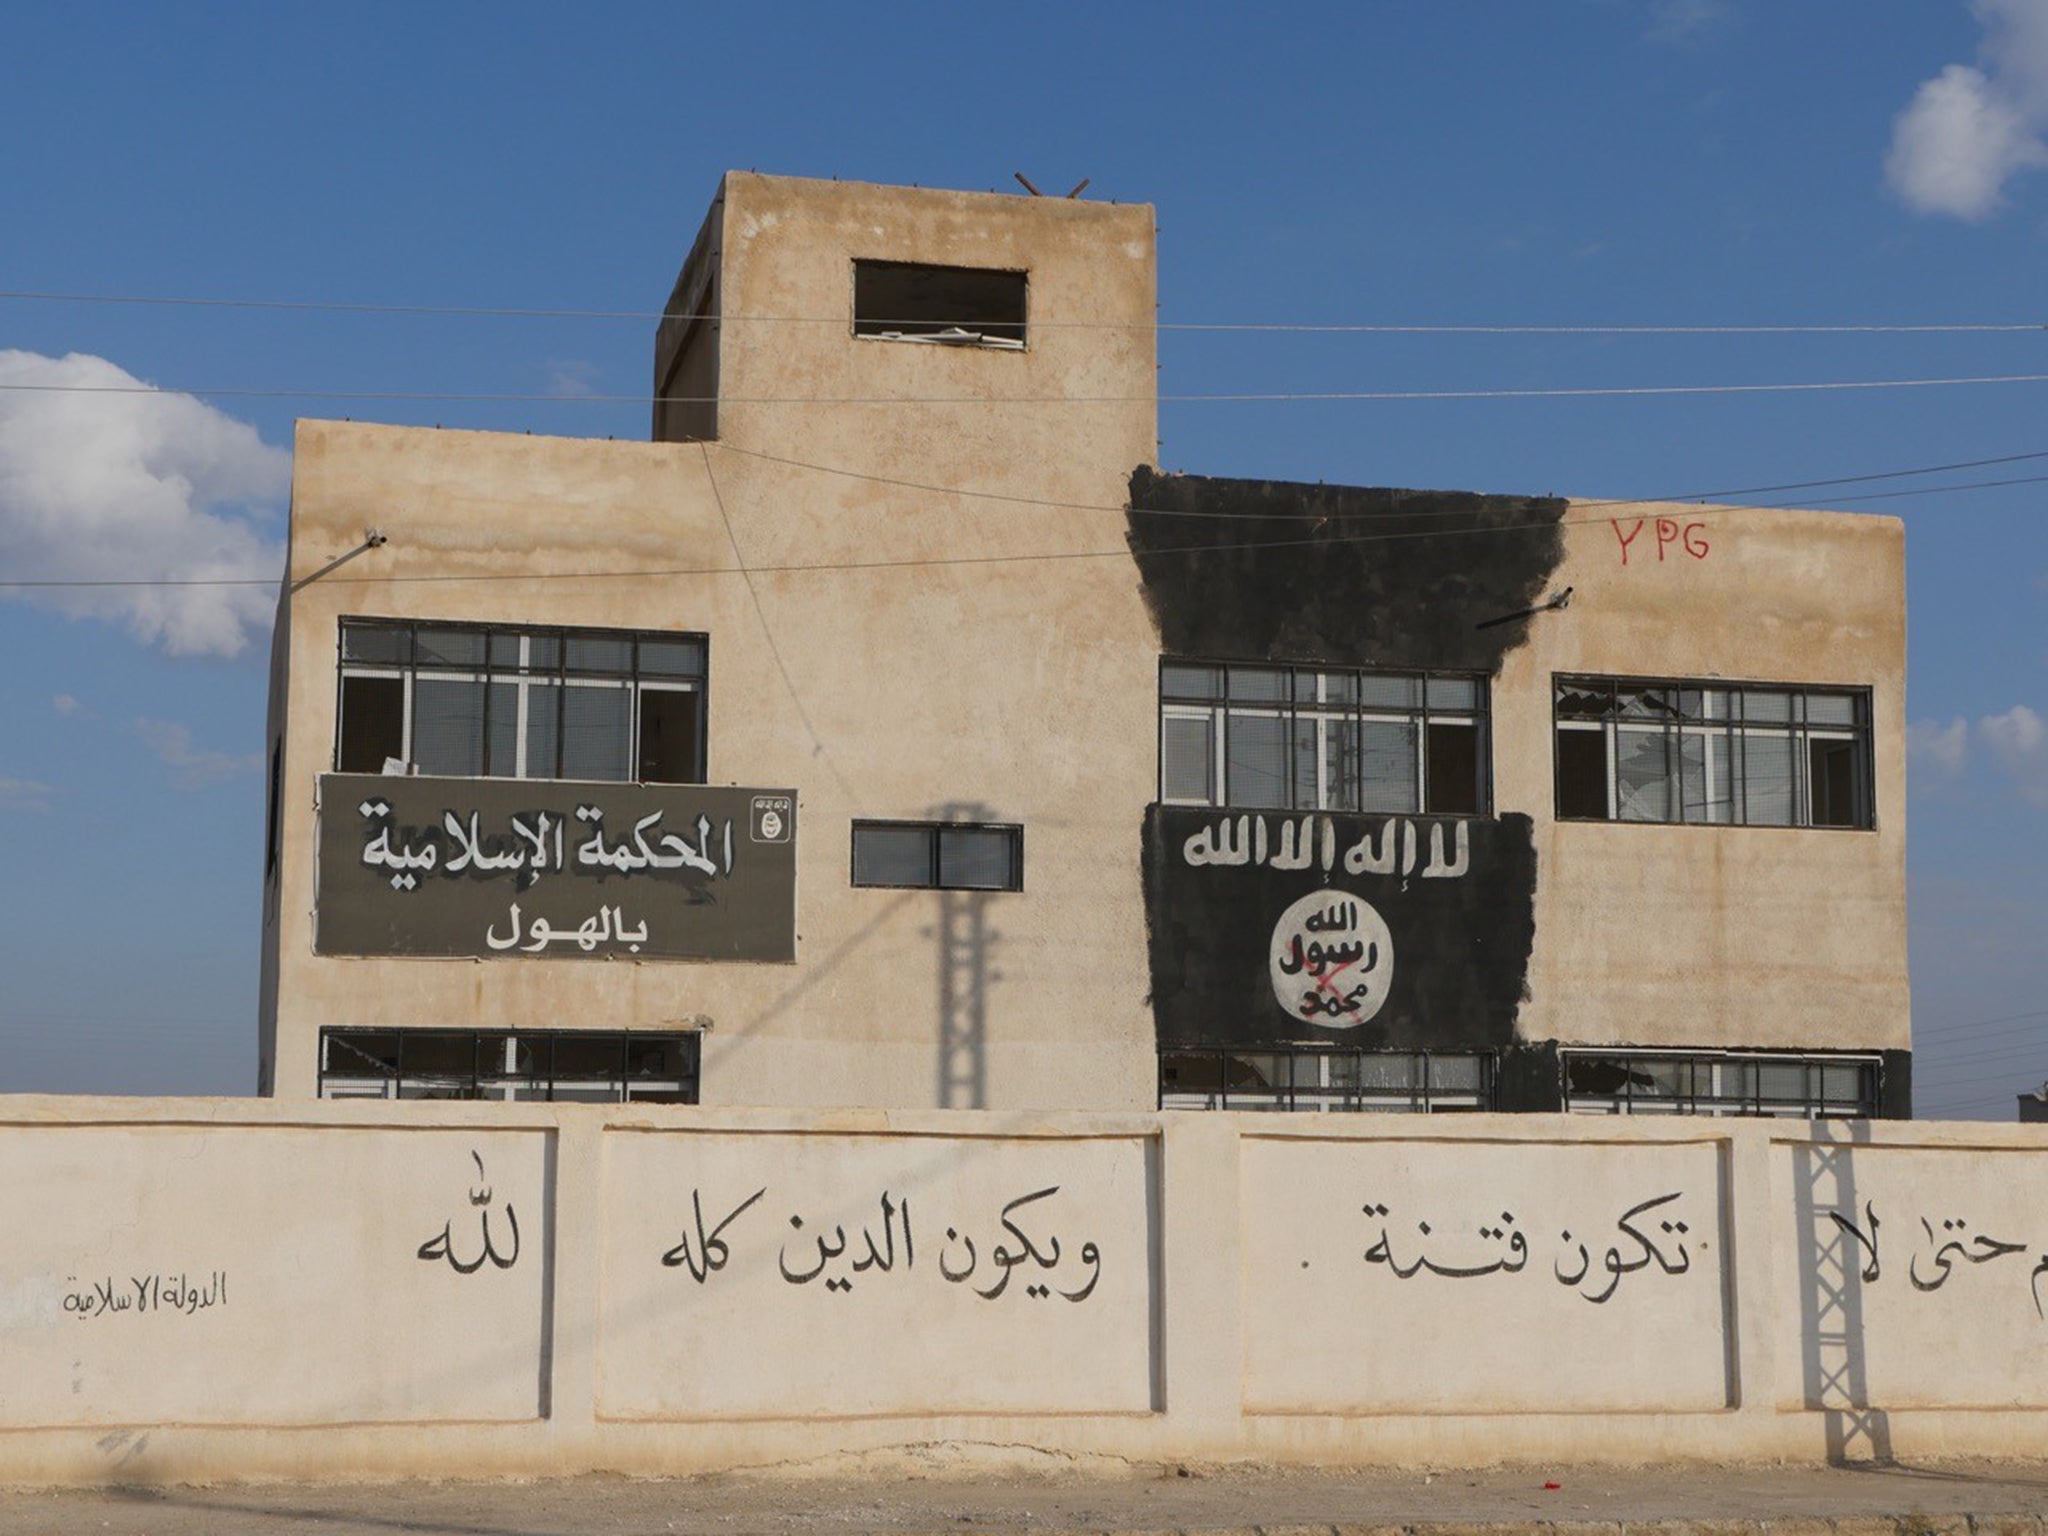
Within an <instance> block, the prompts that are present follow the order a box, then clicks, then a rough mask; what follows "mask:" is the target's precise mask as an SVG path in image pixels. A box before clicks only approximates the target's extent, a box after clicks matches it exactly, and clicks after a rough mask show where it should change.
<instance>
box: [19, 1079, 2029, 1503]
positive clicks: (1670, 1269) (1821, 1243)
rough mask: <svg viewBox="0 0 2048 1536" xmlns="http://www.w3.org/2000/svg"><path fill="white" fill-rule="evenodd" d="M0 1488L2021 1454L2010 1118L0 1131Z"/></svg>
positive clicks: (84, 1117) (394, 1118)
mask: <svg viewBox="0 0 2048 1536" xmlns="http://www.w3.org/2000/svg"><path fill="white" fill-rule="evenodd" d="M0 1167H4V1168H5V1169H6V1170H7V1174H8V1177H7V1179H6V1180H5V1181H4V1183H0V1482H67V1481H97V1480H106V1481H115V1480H119V1481H126V1482H145V1481H150V1480H156V1479H161V1480H177V1479H195V1480H196V1479H216V1478H233V1477H278V1476H293V1477H323V1476H330V1477H340V1476H378V1475H413V1474H420V1475H472V1476H473V1475H492V1474H548V1473H563V1472H572V1471H578V1470H587V1469H613V1470H620V1471H626V1472H636V1473H654V1472H664V1473H676V1472H688V1471H699V1470H709V1469H714V1468H722V1467H732V1466H746V1465H761V1464H767V1463H774V1462H784V1461H791V1460H798V1459H805V1458H811V1457H817V1456H822V1455H827V1454H830V1453H833V1452H858V1451H864V1450H870V1449H876V1448H882V1447H887V1446H891V1445H900V1444H905V1443H911V1442H933V1441H943V1442H956V1443H961V1444H965V1445H975V1444H983V1445H991V1446H1005V1447H1015V1446H1020V1445H1021V1446H1034V1447H1041V1448H1044V1449H1047V1450H1051V1451H1055V1452H1065V1453H1073V1454H1078V1455H1089V1454H1100V1455H1106V1456H1116V1457H1132V1458H1141V1459H1160V1460H1165V1459H1178V1460H1229V1459H1238V1458H1253V1459H1259V1460H1279V1461H1295V1462H1347V1463H1375V1462H1402V1461H1427V1462H1430V1463H1434V1464H1455V1463H1466V1464H1478V1463H1484V1462H1489V1461H1500V1460H1515V1459H1543V1460H1559V1461H1591V1460H1658V1459H1667V1460H1726V1459H1741V1458H1751V1459H1774V1458H1819V1457H1822V1456H1826V1455H1837V1454H1846V1455H1850V1456H1872V1455H1884V1454H1892V1455H1901V1456H1904V1455H1922V1456H1925V1455H1937V1454H1986V1455H1998V1454H2005V1455H2015V1454H2038V1451H2039V1447H2040V1446H2041V1445H2042V1444H2043V1443H2048V1201H2044V1200H2043V1198H2042V1197H2041V1193H2040V1191H2041V1190H2042V1188H2043V1187H2044V1181H2048V1134H2043V1133H2042V1132H2041V1131H2040V1130H2039V1129H2037V1128H2020V1127H2004V1126H1975V1125H1954V1124H1950V1125H1910V1124H1905V1125H1855V1126H1850V1125H1833V1126H1821V1127H1817V1128H1810V1127H1807V1126H1804V1125H1800V1124H1779V1123H1770V1122H1735V1121H1707V1120H1659V1121H1651V1120H1644V1119H1638V1120H1633V1121H1618V1120H1587V1119H1565V1118H1554V1117H1537V1116H1517V1117H1504V1116H1495V1117H1476V1116H1475V1117H1437V1118H1434V1119H1429V1118H1422V1117H1407V1116H1384V1117H1382V1116H1340V1115H1328V1116H1306V1115H1304V1116H1259V1115H1194V1114H1189V1115H1124V1116H1104V1115H1060V1116H1022V1115H1006V1114H985V1113H955V1114H939V1113H919V1114H890V1115H881V1114H856V1113H847V1112H801V1113H788V1114H782V1113H769V1112H759V1111H735V1110H726V1111H701V1110H652V1109H637V1108H610V1107H572V1106H559V1107H554V1106H481V1105H429V1104H417V1105H381V1104H379V1105H365V1106H352V1105H341V1104H334V1105H327V1104H277V1103H260V1102H248V1101H167V1100H79V1099H45V1098H14V1099H0Z"/></svg>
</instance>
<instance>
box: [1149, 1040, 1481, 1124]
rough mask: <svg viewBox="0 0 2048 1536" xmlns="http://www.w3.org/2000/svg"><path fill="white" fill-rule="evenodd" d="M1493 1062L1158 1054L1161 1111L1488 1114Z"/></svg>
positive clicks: (1459, 1056) (1346, 1054)
mask: <svg viewBox="0 0 2048 1536" xmlns="http://www.w3.org/2000/svg"><path fill="white" fill-rule="evenodd" d="M1493 1085H1494V1067H1493V1057H1492V1056H1491V1055H1489V1054H1487V1053H1485V1052H1479V1051H1332V1050H1312V1049H1302V1050H1278V1051H1225V1050H1215V1051H1161V1052H1160V1053H1159V1107H1160V1108H1161V1109H1269V1110H1303V1111H1310V1112H1314V1111H1318V1110H1339V1111H1342V1110H1389V1111H1404V1110H1405V1111H1410V1112H1414V1113H1418V1114H1431V1113H1434V1114H1442V1113H1445V1112H1446V1111H1453V1110H1481V1109H1491V1108H1493V1103H1494V1092H1493Z"/></svg>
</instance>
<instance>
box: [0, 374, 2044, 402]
mask: <svg viewBox="0 0 2048 1536" xmlns="http://www.w3.org/2000/svg"><path fill="white" fill-rule="evenodd" d="M1988 384H2048V373H2002V374H1973V375H1961V376H1956V377H1947V378H1918V379H1821V380H1807V381H1801V382H1793V383H1782V384H1603V385H1567V386H1559V387H1555V388H1540V389H1348V390H1347V389H1334V390H1266V391H1259V390H1244V391H1234V392H1233V391H1224V392H1220V393H1213V394H1145V395H994V396H990V395H900V396H882V395H595V394H592V395H556V394H546V393H527V392H503V393H489V392H484V391H467V390H395V389H361V390H342V389H254V388H233V387H229V388H190V387H182V386H181V387H179V388H175V389H170V388H165V387H163V386H160V385H155V384H26V383H20V382H8V383H0V391H7V392H12V393H24V394H60V395H157V394H178V395H190V396H192V397H194V398H196V399H207V400H337V401H370V400H377V401H397V402H400V403H405V404H414V405H427V404H467V405H534V404H552V405H643V406H644V405H884V406H904V405H964V406H982V407H990V406H998V407H1000V406H1012V405H1145V404H1151V403H1155V402H1156V403H1158V404H1160V405H1292V404H1309V405H1340V404H1372V403H1398V402H1402V401H1436V400H1602V399H1625V398H1635V399H1643V398H1655V397H1659V396H1693V395H1781V394H1815V393H1832V392H1838V391H1844V390H1854V391H1861V390H1873V389H1887V390H1889V389H1945V388H1954V387H1958V386H1964V385H1988Z"/></svg>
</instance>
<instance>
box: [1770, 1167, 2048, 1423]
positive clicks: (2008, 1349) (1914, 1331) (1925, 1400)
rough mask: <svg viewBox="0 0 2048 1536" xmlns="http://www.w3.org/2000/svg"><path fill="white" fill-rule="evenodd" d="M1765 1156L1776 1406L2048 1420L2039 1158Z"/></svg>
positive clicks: (2046, 1233)
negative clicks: (2022, 1411) (1775, 1227)
mask: <svg viewBox="0 0 2048 1536" xmlns="http://www.w3.org/2000/svg"><path fill="white" fill-rule="evenodd" d="M1774 1153H1775V1155H1774V1158H1773V1163H1772V1175H1773V1179H1774V1181H1775V1184H1776V1188H1777V1191H1778V1196H1779V1198H1777V1199H1774V1200H1773V1206H1774V1208H1775V1209H1776V1210H1777V1211H1778V1212H1779V1213H1780V1216H1779V1220H1780V1221H1781V1223H1783V1224H1784V1226H1785V1234H1784V1240H1783V1241H1782V1242H1781V1243H1780V1244H1778V1246H1777V1247H1776V1249H1775V1253H1776V1259H1777V1272H1776V1275H1775V1283H1776V1286H1777V1295H1776V1305H1775V1307H1774V1313H1775V1321H1776V1325H1777V1329H1778V1334H1779V1339H1780V1343H1779V1348H1780V1350H1781V1351H1782V1352H1783V1357H1784V1358H1786V1359H1787V1360H1790V1361H1794V1362H1796V1368H1794V1369H1790V1370H1787V1371H1786V1372H1785V1373H1784V1374H1783V1375H1782V1376H1781V1377H1780V1380H1779V1402H1780V1404H1781V1405H1782V1406H1784V1407H1787V1408H1801V1407H1804V1408H1819V1409H1827V1410H1840V1409H1868V1408H1872V1407H1877V1408H1881V1409H1885V1410H1891V1409H1903V1408H2048V1322H2044V1320H2043V1308H2044V1307H2048V1205H2044V1203H2043V1201H2042V1199H2041V1194H2040V1191H2041V1187H2042V1179H2043V1177H2044V1175H2048V1149H2042V1150H2034V1151H2027V1150H2016V1149H2013V1148H2010V1147H2005V1148H1990V1147H1985V1148H1972V1147H1948V1148H1938V1149H1937V1148H1922V1147H1895V1146H1862V1147H1858V1146H1855V1145H1853V1144H1842V1143H1835V1144H1829V1143H1828V1142H1825V1141H1820V1140H1816V1141H1814V1142H1812V1143H1807V1142H1805V1141H1800V1142H1795V1143H1792V1144H1789V1145H1782V1146H1779V1147H1777V1148H1775V1149H1774ZM1847 1339H1854V1340H1856V1341H1857V1343H1856V1347H1854V1348H1851V1347H1849V1345H1848V1344H1847V1343H1844V1342H1838V1341H1841V1340H1847Z"/></svg>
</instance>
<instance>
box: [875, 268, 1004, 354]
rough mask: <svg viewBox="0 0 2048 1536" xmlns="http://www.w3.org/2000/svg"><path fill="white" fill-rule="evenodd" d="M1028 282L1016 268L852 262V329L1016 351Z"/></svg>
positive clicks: (894, 338)
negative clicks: (996, 269) (1015, 270)
mask: <svg viewBox="0 0 2048 1536" xmlns="http://www.w3.org/2000/svg"><path fill="white" fill-rule="evenodd" d="M1028 286H1029V283H1028V279H1027V278H1026V277H1025V275H1024V274H1023V273H1022V272H999V271H995V270H993V269H989V268H983V267H931V266H923V265H919V264H917V263H914V262H908V261H856V262H855V263H854V264H853V334H854V335H856V336H877V337H882V338H884V339H886V340H889V341H920V342H928V343H935V344H938V345H941V346H944V345H948V344H950V345H952V346H961V347H1001V348H1006V349H1010V350H1021V349H1022V347H1023V345H1024V304H1025V297H1026V293H1027V290H1028Z"/></svg>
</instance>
